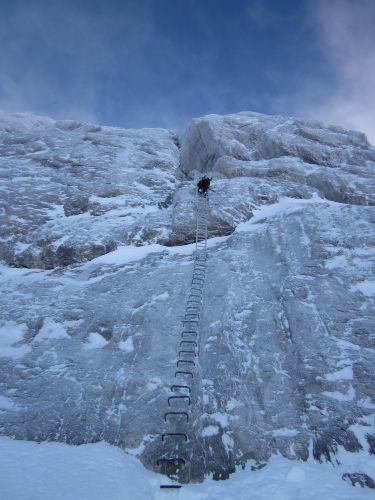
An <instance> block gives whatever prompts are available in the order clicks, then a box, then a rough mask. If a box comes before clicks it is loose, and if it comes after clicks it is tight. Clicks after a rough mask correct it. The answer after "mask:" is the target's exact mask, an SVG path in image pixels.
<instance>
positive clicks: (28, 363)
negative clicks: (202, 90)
mask: <svg viewBox="0 0 375 500" xmlns="http://www.w3.org/2000/svg"><path fill="white" fill-rule="evenodd" d="M23 118H24V117H20V116H12V117H10V118H4V116H3V117H1V118H0V122H1V123H2V124H3V125H1V127H2V128H1V127H0V129H1V130H2V132H1V134H2V140H4V142H1V144H2V145H1V147H2V155H3V156H2V157H1V159H0V168H2V173H3V175H4V183H2V185H1V186H4V190H3V191H1V198H2V201H3V202H4V206H6V207H7V210H8V212H7V213H6V219H4V220H5V222H6V224H5V226H2V227H4V230H3V233H2V234H1V235H0V236H1V238H2V247H1V248H2V252H3V253H2V257H3V262H8V263H9V262H11V263H12V264H13V265H25V266H30V267H33V266H39V265H40V266H41V267H43V268H51V269H48V270H45V269H43V270H40V269H32V270H30V269H21V268H17V269H16V268H10V267H8V266H6V265H1V266H0V274H1V283H0V291H1V296H2V306H1V307H2V311H1V313H2V318H3V321H4V322H3V323H2V324H1V325H0V326H1V328H5V329H2V330H1V333H4V335H3V336H2V337H1V336H0V342H1V338H2V339H3V340H2V342H3V346H4V349H3V350H1V352H0V369H1V373H2V375H3V376H2V378H1V380H0V394H1V395H2V396H3V397H4V398H8V399H4V400H2V401H3V406H6V405H8V408H4V409H3V410H2V411H1V412H0V431H1V433H2V434H6V435H11V436H16V437H17V438H19V439H31V440H36V441H44V440H49V441H50V440H54V441H61V442H67V443H74V444H82V443H90V442H96V441H98V440H105V441H107V442H108V443H112V444H114V445H116V446H119V447H121V448H124V449H128V450H133V453H134V454H135V455H137V456H140V457H141V458H142V460H143V462H144V464H145V465H146V466H147V467H149V468H153V467H154V466H155V456H156V455H157V453H158V452H159V451H160V447H159V445H160V433H161V432H162V430H163V421H164V419H163V416H164V412H165V410H166V407H167V404H168V403H167V398H168V395H170V390H169V389H170V386H171V381H173V380H174V367H175V357H176V353H177V352H178V348H179V346H180V344H179V343H180V340H181V339H180V333H181V322H180V321H181V319H182V317H183V314H184V311H185V304H186V297H187V293H188V290H189V284H190V282H191V273H192V269H193V259H194V248H195V245H194V238H195V212H194V203H195V196H196V189H195V185H194V182H193V181H192V177H193V176H194V174H197V175H198V174H200V172H199V170H206V169H207V171H210V172H212V175H213V176H214V179H213V184H212V187H213V189H214V191H212V192H211V193H210V217H209V236H210V240H209V242H208V249H209V252H208V260H207V269H206V281H205V294H204V311H203V315H202V325H201V332H200V338H199V367H200V368H199V372H198V375H197V376H196V378H195V381H194V383H196V387H197V391H196V392H195V394H196V396H194V397H195V398H196V399H195V403H194V407H193V409H192V412H193V414H192V419H191V421H192V423H193V431H194V432H193V433H192V437H191V441H190V442H189V443H191V449H192V456H193V457H194V467H195V469H194V471H195V472H194V479H195V480H201V479H202V478H203V475H204V474H205V473H213V474H216V475H217V476H219V475H220V477H225V475H228V474H229V472H231V471H233V470H234V468H235V467H236V466H241V465H244V464H246V463H247V462H249V461H251V464H253V465H254V467H255V468H257V467H260V466H261V465H262V464H264V463H266V462H267V460H271V461H272V460H273V459H272V458H270V457H271V456H272V454H275V453H276V454H279V455H283V456H284V457H289V458H291V459H303V460H308V459H310V458H311V457H312V456H314V457H315V458H317V459H322V460H327V459H331V460H332V461H334V460H335V457H334V455H335V453H337V450H338V446H342V447H344V448H346V449H347V450H351V451H354V452H356V453H354V454H353V455H355V456H358V455H359V451H358V450H359V449H360V447H361V446H362V448H363V450H364V451H365V452H366V453H368V450H369V449H370V448H369V447H370V444H371V443H374V439H375V438H374V437H373V436H374V435H375V429H374V423H373V422H374V421H373V417H374V413H375V412H374V404H375V399H374V393H373V387H375V379H374V370H373V366H374V363H375V358H374V356H375V344H374V340H375V339H374V331H375V324H374V318H375V312H374V300H373V293H372V287H373V282H374V279H375V278H374V269H375V267H374V259H375V253H374V248H375V239H374V221H375V219H374V208H373V206H372V204H373V201H374V199H373V195H374V193H375V182H374V165H375V163H374V158H375V157H374V150H373V149H371V148H369V146H368V144H367V141H366V140H365V138H364V136H363V135H361V134H358V133H355V132H350V131H346V130H344V129H340V128H337V127H324V126H323V125H322V124H320V123H317V122H303V121H298V120H296V119H289V118H282V117H265V116H263V115H257V114H253V113H244V114H239V115H233V116H230V117H208V118H207V117H206V118H202V119H199V120H197V121H194V122H193V123H192V124H191V126H190V127H189V129H188V131H187V132H186V135H185V138H184V141H183V153H182V167H183V168H184V170H185V171H186V173H187V175H188V176H189V177H190V178H187V177H186V175H185V174H184V173H182V172H181V171H180V170H179V169H178V162H179V152H178V149H177V146H176V144H175V142H177V141H176V138H175V136H174V135H173V134H171V133H170V132H168V131H163V130H140V131H133V130H121V129H110V128H106V127H98V126H92V125H88V124H81V123H79V122H59V123H55V122H54V121H50V120H45V119H38V118H35V117H29V118H28V119H27V120H26V121H25V123H23ZM193 168H196V169H197V170H195V171H192V170H191V169H193ZM10 172H12V176H13V178H12V176H10V175H9V173H10ZM210 175H211V174H210ZM107 182H108V184H107ZM14 200H18V203H14ZM72 241H74V245H73V246H72V245H71V243H72ZM104 253H105V255H103V254H104ZM77 256H78V257H77ZM17 259H18V260H17ZM77 259H78V260H80V261H82V262H81V263H78V264H77V263H76V264H75V265H74V266H72V265H70V264H71V263H72V262H76V261H77ZM83 261H87V262H83ZM56 266H57V267H56ZM11 332H13V334H12V335H11ZM4 352H8V353H10V354H12V356H13V357H12V356H10V355H8V356H4V355H3V354H4ZM1 354H2V355H1ZM9 401H10V402H9ZM11 402H13V403H14V404H16V405H17V411H14V407H13V408H10V407H9V405H11ZM25 422H27V423H28V424H27V426H25ZM361 423H362V424H363V423H365V424H366V425H365V426H364V428H365V431H364V430H363V427H361V429H362V430H361V431H360V432H359V431H358V429H357V427H356V426H361V425H362V424H361ZM366 436H368V438H367V437H366ZM189 439H190V437H189ZM365 445H366V447H365ZM371 446H374V444H372V445H371ZM202 450H205V451H204V453H202ZM366 450H367V451H366ZM361 456H362V455H361ZM367 456H368V455H367ZM279 458H280V457H279ZM280 460H281V458H280ZM363 463H364V464H365V465H366V462H363ZM305 465H306V464H305ZM315 465H317V464H315ZM315 465H314V466H312V467H315ZM292 467H296V469H292ZM300 467H302V468H303V467H304V464H298V465H297V464H295V463H294V464H293V465H292V466H289V467H288V468H287V469H285V470H284V469H283V473H282V477H283V480H284V483H285V477H286V476H287V475H288V473H289V472H290V475H289V479H290V481H288V482H287V483H288V484H289V485H290V484H292V485H296V484H299V483H302V481H299V480H300V478H301V477H302V474H301V473H300V470H299V468H300ZM309 467H310V466H309ZM261 470H263V469H261ZM261 470H259V471H258V472H261ZM308 470H309V472H310V473H312V471H313V468H312V469H311V468H309V469H308ZM343 472H348V471H347V470H345V471H343ZM349 472H354V471H353V470H351V471H349ZM307 477H309V476H308V474H307ZM340 477H341V476H340ZM253 478H254V476H251V479H249V481H250V482H251V481H253V480H254V479H253ZM340 481H341V479H340ZM249 484H250V483H249ZM263 484H264V480H263ZM343 484H344V485H345V487H347V485H346V484H345V483H343ZM276 491H278V489H277V490H276ZM351 491H352V490H351ZM271 496H272V495H271ZM300 496H301V495H300ZM323 496H324V495H323ZM267 498H269V496H268V497H267ZM304 498H305V496H304ZM306 498H307V497H306Z"/></svg>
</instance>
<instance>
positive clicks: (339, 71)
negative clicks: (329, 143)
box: [298, 0, 375, 144]
mask: <svg viewBox="0 0 375 500" xmlns="http://www.w3.org/2000/svg"><path fill="white" fill-rule="evenodd" d="M311 5H312V14H313V19H314V22H315V24H316V31H317V38H318V40H319V43H320V46H321V49H322V52H323V53H324V55H325V57H326V58H327V59H328V61H329V62H330V64H331V65H332V68H333V69H334V71H335V73H336V75H335V76H336V81H335V82H332V89H331V91H330V93H329V95H328V97H326V98H324V99H322V100H320V101H319V99H318V100H314V97H313V96H312V95H311V89H310V90H309V91H308V92H309V93H310V95H309V99H308V100H305V102H304V103H303V102H301V101H302V96H300V97H299V98H298V102H299V105H300V113H299V114H301V110H302V113H303V114H304V115H309V116H310V117H313V118H319V119H321V120H324V121H326V122H331V123H337V124H339V125H342V126H344V127H348V128H354V129H356V130H360V131H362V132H365V133H366V134H367V136H368V139H369V141H370V142H371V143H372V144H375V104H374V103H375V50H374V48H375V30H374V27H375V2H374V1H373V0H357V1H351V0H329V1H327V0H319V1H314V2H312V4H311ZM306 101H307V102H308V104H306Z"/></svg>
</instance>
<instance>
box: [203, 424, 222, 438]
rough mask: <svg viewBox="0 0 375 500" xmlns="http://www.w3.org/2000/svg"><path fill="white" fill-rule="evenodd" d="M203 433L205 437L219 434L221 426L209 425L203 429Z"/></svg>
mask: <svg viewBox="0 0 375 500" xmlns="http://www.w3.org/2000/svg"><path fill="white" fill-rule="evenodd" d="M201 434H202V436H203V437H210V436H215V435H216V434H219V427H218V426H217V425H208V426H207V427H205V428H204V429H203V431H202V433H201Z"/></svg>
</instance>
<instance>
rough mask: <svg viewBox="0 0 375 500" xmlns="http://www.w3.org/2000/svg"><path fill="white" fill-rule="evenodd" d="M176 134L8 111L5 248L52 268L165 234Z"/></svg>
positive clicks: (11, 260) (3, 165)
mask: <svg viewBox="0 0 375 500" xmlns="http://www.w3.org/2000/svg"><path fill="white" fill-rule="evenodd" d="M176 143H177V137H176V136H175V135H174V134H173V133H172V132H169V131H167V130H162V129H143V130H121V129H115V128H110V127H99V126H95V125H89V124H84V123H80V122H76V121H58V122H54V121H53V120H50V119H43V118H38V117H32V116H30V115H22V114H19V115H4V114H3V115H1V116H0V175H1V179H2V182H1V201H2V225H1V226H2V229H1V235H0V236H1V242H0V255H1V257H2V258H3V259H4V260H5V261H6V262H7V263H8V264H10V265H13V266H14V265H15V266H18V267H29V268H30V267H31V268H33V267H36V268H43V269H52V268H55V267H60V266H66V265H69V264H73V263H77V262H84V261H87V260H91V259H93V258H95V257H97V256H98V255H102V254H105V253H107V252H109V251H112V250H114V249H115V248H116V247H117V245H119V244H144V243H146V242H147V243H153V242H161V241H164V240H165V239H166V238H167V228H168V227H169V226H170V222H169V220H170V211H168V210H167V209H168V207H169V206H170V205H171V203H172V197H173V193H174V191H175V183H176V179H177V178H178V172H177V169H178V164H179V150H178V147H177V146H176Z"/></svg>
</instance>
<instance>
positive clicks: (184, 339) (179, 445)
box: [157, 193, 209, 488]
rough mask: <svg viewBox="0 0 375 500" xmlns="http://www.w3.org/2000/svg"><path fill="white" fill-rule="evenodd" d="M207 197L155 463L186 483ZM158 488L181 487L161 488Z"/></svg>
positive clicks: (199, 208)
mask: <svg viewBox="0 0 375 500" xmlns="http://www.w3.org/2000/svg"><path fill="white" fill-rule="evenodd" d="M208 212H209V198H208V193H206V195H201V194H198V193H197V197H196V236H195V256H194V268H193V276H192V280H191V284H190V290H189V295H188V297H187V301H186V307H185V314H184V318H183V320H182V331H181V339H180V342H179V351H178V355H177V358H176V370H175V374H174V381H173V384H172V385H171V388H170V396H169V397H168V400H167V410H166V412H165V413H164V418H163V420H164V422H163V425H164V427H165V432H163V434H162V435H161V441H162V447H161V448H162V450H163V451H162V454H161V456H160V458H159V459H158V460H157V466H158V467H159V470H160V472H162V473H163V474H166V475H167V476H169V477H170V478H171V479H173V480H176V481H179V482H182V483H187V482H189V480H190V475H191V474H190V473H191V470H190V463H191V449H190V447H189V442H190V440H189V435H191V424H192V422H191V415H192V406H193V404H194V402H195V400H196V394H195V391H194V389H195V384H194V381H195V378H196V375H197V369H198V340H199V339H198V337H199V324H200V318H201V313H202V308H203V287H204V280H205V273H206V260H207V220H208ZM160 487H161V488H179V487H181V485H179V484H176V483H172V484H163V485H161V486H160Z"/></svg>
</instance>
